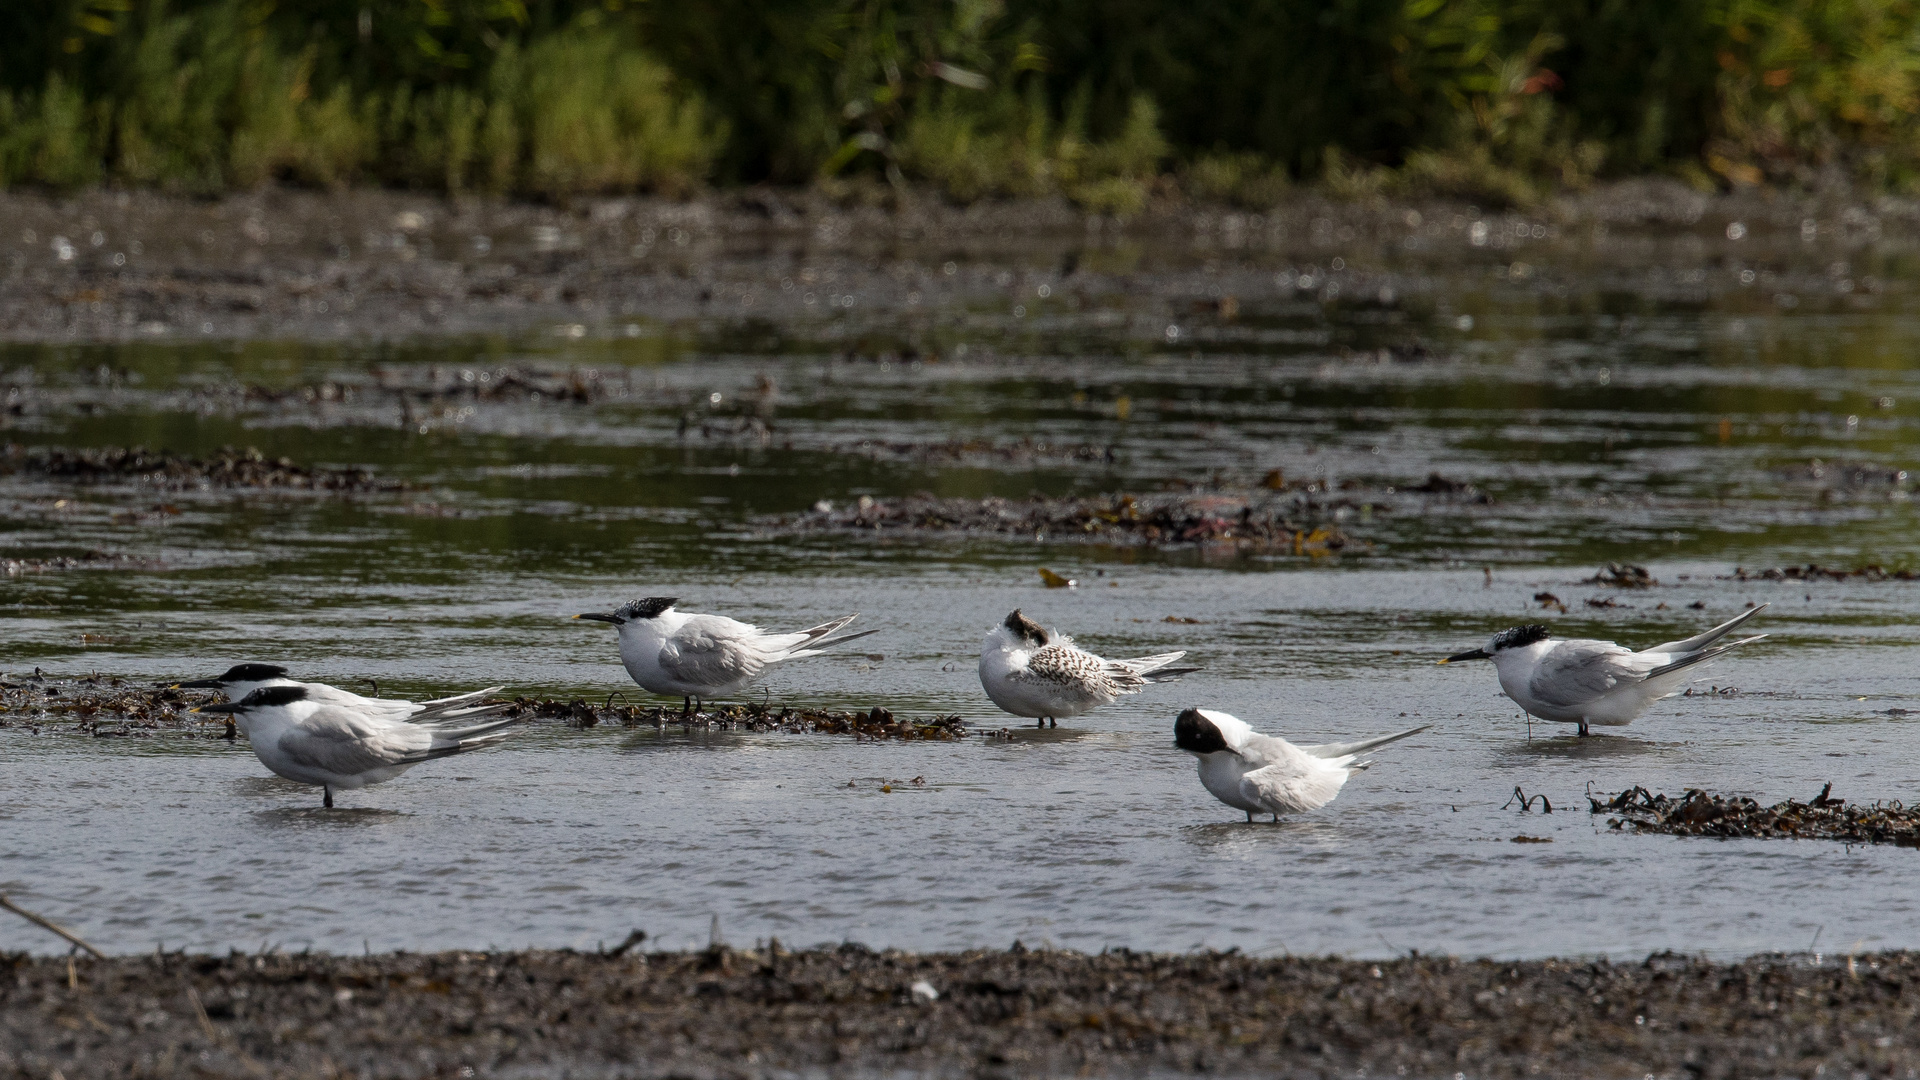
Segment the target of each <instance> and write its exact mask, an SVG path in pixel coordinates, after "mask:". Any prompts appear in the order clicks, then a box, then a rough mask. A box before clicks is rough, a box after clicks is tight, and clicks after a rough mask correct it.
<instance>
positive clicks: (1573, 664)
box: [1440, 604, 1767, 735]
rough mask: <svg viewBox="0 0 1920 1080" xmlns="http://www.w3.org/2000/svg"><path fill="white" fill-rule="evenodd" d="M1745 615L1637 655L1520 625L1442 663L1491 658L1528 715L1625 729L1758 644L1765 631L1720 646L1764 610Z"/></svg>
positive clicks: (1502, 685)
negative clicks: (1716, 664) (1699, 671)
mask: <svg viewBox="0 0 1920 1080" xmlns="http://www.w3.org/2000/svg"><path fill="white" fill-rule="evenodd" d="M1766 607H1767V605H1765V604H1761V605H1760V606H1759V607H1756V608H1753V609H1751V610H1748V611H1745V612H1742V613H1741V614H1740V615H1738V616H1736V617H1735V618H1732V619H1728V620H1727V621H1726V622H1723V623H1721V624H1720V625H1719V626H1716V627H1714V628H1713V629H1711V630H1708V631H1706V632H1705V633H1702V634H1696V635H1694V636H1693V637H1690V638H1682V639H1681V640H1679V641H1669V642H1667V643H1666V644H1664V645H1655V646H1654V647H1653V648H1651V649H1642V650H1641V651H1639V652H1635V651H1633V650H1632V649H1629V648H1627V647H1626V646H1624V645H1616V644H1614V643H1613V642H1611V641H1594V640H1591V639H1587V638H1555V637H1554V636H1552V632H1551V631H1550V630H1548V629H1547V627H1545V626H1542V625H1539V624H1534V625H1531V626H1516V627H1514V628H1512V629H1510V630H1502V631H1500V632H1499V633H1497V634H1495V635H1493V638H1492V640H1490V641H1488V642H1487V643H1486V645H1484V646H1482V647H1481V648H1478V649H1468V650H1467V651H1466V652H1463V653H1455V654H1454V655H1452V656H1449V657H1447V658H1446V659H1445V660H1442V661H1440V663H1442V664H1457V663H1460V662H1461V661H1463V660H1491V661H1493V668H1494V671H1495V673H1496V674H1498V675H1499V677H1500V689H1502V690H1504V691H1506V693H1507V696H1508V697H1510V698H1512V699H1513V701H1514V703H1515V704H1516V705H1519V706H1520V707H1521V708H1522V709H1524V710H1526V712H1527V714H1528V715H1529V716H1537V717H1539V718H1540V719H1542V720H1552V721H1555V722H1557V723H1562V724H1578V725H1579V729H1580V734H1582V735H1587V734H1589V732H1588V730H1587V729H1588V726H1589V725H1592V724H1600V725H1602V726H1606V727H1620V726H1623V725H1626V724H1631V723H1633V721H1634V720H1636V719H1638V718H1639V717H1640V715H1641V714H1642V713H1644V712H1646V711H1647V709H1648V708H1649V707H1650V706H1651V705H1652V704H1653V703H1654V702H1656V701H1659V700H1660V699H1661V698H1663V697H1667V696H1669V695H1671V694H1676V693H1678V692H1679V691H1680V688H1681V687H1682V686H1685V685H1686V683H1687V680H1688V679H1689V678H1691V677H1692V676H1693V675H1694V674H1695V672H1694V670H1693V669H1694V668H1696V667H1698V666H1699V665H1701V664H1704V663H1706V662H1707V661H1709V660H1712V659H1714V658H1715V657H1717V656H1719V655H1721V654H1722V653H1724V652H1726V651H1727V650H1728V649H1732V648H1736V647H1738V646H1741V645H1746V644H1748V643H1750V642H1755V641H1759V640H1760V639H1761V638H1764V637H1766V636H1767V635H1765V634H1756V635H1754V636H1753V637H1747V638H1741V639H1740V640H1738V641H1729V642H1727V643H1726V644H1724V645H1720V644H1716V642H1718V641H1719V640H1720V639H1721V638H1723V637H1726V636H1727V635H1728V634H1729V633H1731V632H1732V631H1733V630H1734V628H1735V627H1738V626H1739V625H1740V624H1741V623H1744V622H1746V621H1747V620H1748V619H1751V618H1753V617H1754V616H1755V615H1758V614H1760V613H1761V612H1762V611H1765V610H1766Z"/></svg>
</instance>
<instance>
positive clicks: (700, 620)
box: [574, 596, 879, 711]
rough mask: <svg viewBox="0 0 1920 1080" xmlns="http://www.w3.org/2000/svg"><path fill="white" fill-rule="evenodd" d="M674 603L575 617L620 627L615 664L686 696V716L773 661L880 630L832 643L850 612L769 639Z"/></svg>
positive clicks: (644, 683)
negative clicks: (696, 707)
mask: <svg viewBox="0 0 1920 1080" xmlns="http://www.w3.org/2000/svg"><path fill="white" fill-rule="evenodd" d="M678 602H679V601H677V600H675V599H674V598H673V597H670V596H649V597H645V598H644V599H640V600H635V601H633V602H632V603H628V604H622V605H621V606H619V607H617V608H615V609H614V610H612V611H610V612H607V613H605V614H601V613H597V612H588V613H587V614H585V615H575V616H574V618H576V619H593V620H596V621H598V622H605V623H612V624H613V625H615V626H617V627H619V628H620V662H621V663H622V664H625V665H626V667H627V674H629V675H631V676H633V681H634V682H636V683H639V684H640V688H641V689H642V690H645V691H647V692H648V693H650V694H664V695H667V696H669V697H678V698H684V699H685V700H684V701H683V703H682V704H683V706H684V707H685V708H686V709H687V710H688V711H691V710H692V709H693V707H694V706H695V705H696V704H698V703H700V702H702V701H704V700H705V699H707V698H715V697H722V696H724V695H727V694H733V693H737V692H739V691H741V690H744V689H746V686H747V684H748V683H750V682H752V681H753V680H754V679H757V678H759V677H760V673H761V672H763V671H765V670H766V669H767V666H768V665H770V664H777V663H779V662H780V661H782V660H798V659H800V658H801V657H804V656H818V655H819V654H820V653H821V652H823V651H825V650H827V649H831V648H833V647H834V646H836V645H844V644H846V643H847V642H849V641H852V640H854V639H855V638H863V637H866V636H867V635H868V634H877V633H879V631H878V630H863V631H861V632H860V633H858V634H847V635H845V636H843V637H837V638H832V639H831V640H829V638H828V635H830V634H832V633H833V632H834V631H836V630H839V629H840V628H841V627H843V626H845V625H847V624H848V623H850V622H852V621H853V620H855V619H857V618H859V617H860V614H859V612H855V613H854V614H852V615H844V616H841V617H840V618H838V619H835V620H833V621H832V622H826V623H821V624H820V625H819V626H815V627H812V628H810V629H806V630H801V631H799V632H797V633H792V634H769V633H767V632H766V631H765V630H762V629H760V628H759V627H757V626H753V625H750V624H748V623H743V622H740V621H738V620H736V619H729V618H727V617H726V616H724V615H689V614H686V613H685V612H680V611H675V610H673V605H674V604H676V603H678Z"/></svg>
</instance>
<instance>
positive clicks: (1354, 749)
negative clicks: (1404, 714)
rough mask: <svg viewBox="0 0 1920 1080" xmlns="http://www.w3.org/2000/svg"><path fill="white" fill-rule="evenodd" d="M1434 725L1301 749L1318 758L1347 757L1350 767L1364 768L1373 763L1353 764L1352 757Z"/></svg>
mask: <svg viewBox="0 0 1920 1080" xmlns="http://www.w3.org/2000/svg"><path fill="white" fill-rule="evenodd" d="M1432 726H1433V725H1432V724H1422V725H1420V726H1419V727H1417V728H1408V729H1407V730H1405V731H1398V732H1395V733H1394V734H1392V735H1382V736H1380V737H1379V738H1377V739H1361V740H1360V741H1359V742H1350V743H1323V744H1322V745H1320V746H1303V747H1301V748H1300V749H1301V751H1302V752H1304V753H1308V754H1312V755H1313V756H1314V757H1317V758H1328V759H1332V760H1337V759H1339V758H1347V759H1349V761H1348V762H1346V763H1345V764H1347V766H1348V767H1349V768H1354V769H1364V768H1366V767H1367V766H1368V765H1371V764H1373V763H1372V762H1370V761H1368V762H1362V763H1360V764H1353V763H1352V762H1351V760H1350V759H1352V758H1357V757H1359V756H1360V755H1361V754H1364V753H1366V752H1367V751H1369V750H1377V749H1379V748H1380V747H1382V746H1385V745H1387V744H1388V743H1396V742H1399V741H1400V740H1401V739H1406V738H1411V737H1412V736H1415V735H1418V734H1420V733H1421V732H1423V731H1425V730H1427V729H1428V728H1430V727H1432Z"/></svg>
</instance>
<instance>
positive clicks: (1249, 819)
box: [1247, 810, 1253, 825]
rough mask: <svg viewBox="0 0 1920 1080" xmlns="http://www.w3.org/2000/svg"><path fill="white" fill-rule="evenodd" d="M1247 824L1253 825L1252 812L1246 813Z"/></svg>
mask: <svg viewBox="0 0 1920 1080" xmlns="http://www.w3.org/2000/svg"><path fill="white" fill-rule="evenodd" d="M1247 824H1249V825H1251V824H1253V811H1251V810H1249V811H1247Z"/></svg>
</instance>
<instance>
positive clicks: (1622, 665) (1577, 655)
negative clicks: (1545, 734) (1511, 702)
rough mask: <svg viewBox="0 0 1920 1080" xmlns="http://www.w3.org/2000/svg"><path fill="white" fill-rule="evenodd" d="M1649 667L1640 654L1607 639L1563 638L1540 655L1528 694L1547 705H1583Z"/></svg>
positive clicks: (1636, 677)
mask: <svg viewBox="0 0 1920 1080" xmlns="http://www.w3.org/2000/svg"><path fill="white" fill-rule="evenodd" d="M1652 666H1653V664H1652V663H1649V662H1647V661H1646V660H1644V659H1642V654H1637V653H1635V652H1633V650H1631V649H1625V648H1622V647H1621V646H1618V645H1615V644H1613V643H1612V642H1609V641H1563V642H1561V643H1560V644H1559V645H1556V646H1555V647H1554V648H1553V649H1551V650H1550V651H1548V653H1547V654H1546V655H1545V656H1543V657H1541V658H1540V663H1539V664H1538V666H1536V667H1535V668H1534V670H1533V677H1532V678H1530V679H1528V680H1527V693H1528V694H1529V695H1531V696H1532V697H1533V699H1534V700H1535V701H1539V702H1543V703H1545V704H1548V705H1559V706H1565V707H1573V706H1578V705H1585V704H1587V703H1589V702H1591V701H1594V700H1596V699H1598V698H1601V697H1604V696H1606V695H1607V694H1608V693H1609V692H1611V691H1612V690H1613V689H1614V688H1615V687H1618V686H1622V685H1625V684H1628V683H1637V682H1639V681H1640V680H1642V679H1644V678H1646V674H1647V669H1648V668H1650V667H1652Z"/></svg>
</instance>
